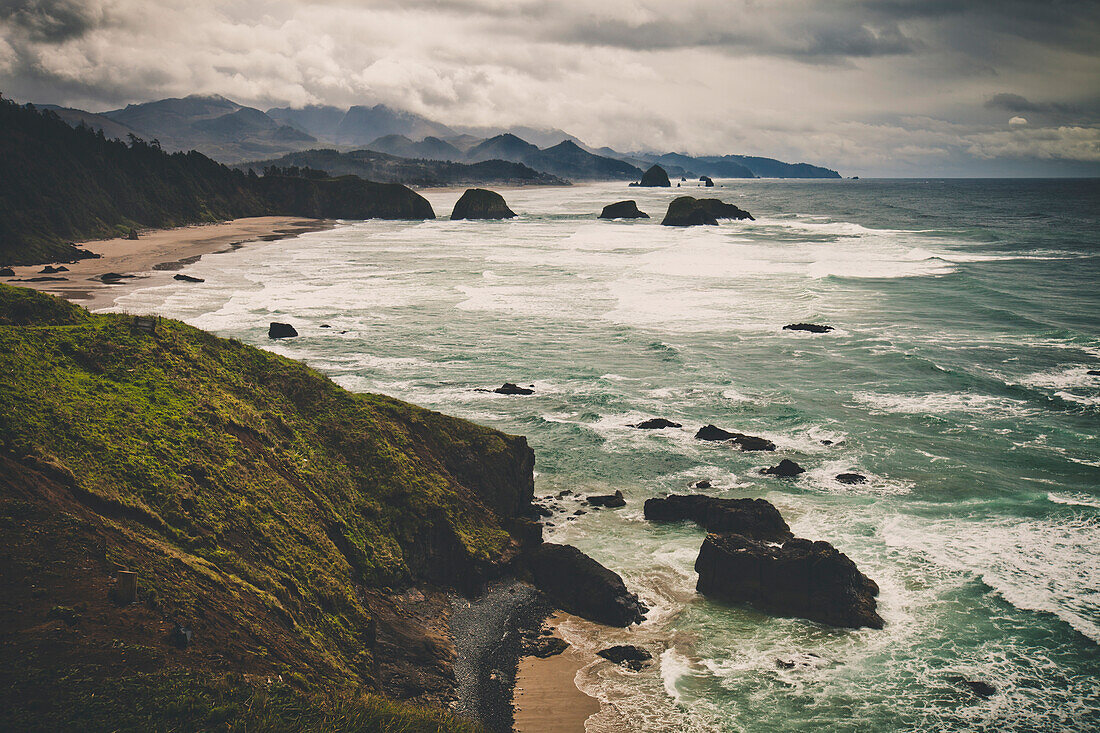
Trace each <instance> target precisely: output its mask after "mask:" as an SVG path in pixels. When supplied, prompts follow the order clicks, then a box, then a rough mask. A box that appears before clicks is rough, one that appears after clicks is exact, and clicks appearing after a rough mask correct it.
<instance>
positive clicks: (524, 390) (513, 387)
mask: <svg viewBox="0 0 1100 733" xmlns="http://www.w3.org/2000/svg"><path fill="white" fill-rule="evenodd" d="M493 391H494V392H496V393H497V394H534V393H535V390H533V389H530V388H529V387H520V386H519V385H518V384H512V383H511V382H505V383H504V384H502V385H501V386H499V387H497V388H496V389H494V390H493Z"/></svg>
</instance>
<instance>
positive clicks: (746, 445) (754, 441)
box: [695, 425, 775, 451]
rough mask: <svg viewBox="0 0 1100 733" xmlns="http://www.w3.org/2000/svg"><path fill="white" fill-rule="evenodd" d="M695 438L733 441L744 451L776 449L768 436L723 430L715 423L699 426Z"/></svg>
mask: <svg viewBox="0 0 1100 733" xmlns="http://www.w3.org/2000/svg"><path fill="white" fill-rule="evenodd" d="M695 439H696V440H710V441H726V440H728V441H732V442H733V443H734V444H736V445H737V447H738V448H740V449H741V450H744V451H756V450H766V451H773V450H775V443H773V442H771V441H770V440H768V439H767V438H758V437H756V436H753V435H745V434H744V433H731V432H729V431H728V430H723V429H722V428H718V427H715V426H714V425H704V426H703V427H701V428H699V432H697V433H695Z"/></svg>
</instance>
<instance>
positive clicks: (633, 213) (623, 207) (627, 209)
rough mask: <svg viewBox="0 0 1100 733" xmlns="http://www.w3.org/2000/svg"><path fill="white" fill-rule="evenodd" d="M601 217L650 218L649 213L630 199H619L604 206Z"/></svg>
mask: <svg viewBox="0 0 1100 733" xmlns="http://www.w3.org/2000/svg"><path fill="white" fill-rule="evenodd" d="M600 218H601V219H648V218H649V214H647V213H645V212H644V211H641V210H640V209H639V208H638V204H637V202H635V201H634V200H630V201H618V202H616V203H614V204H608V205H607V206H605V207H603V211H601V212H600Z"/></svg>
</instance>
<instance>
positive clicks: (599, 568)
mask: <svg viewBox="0 0 1100 733" xmlns="http://www.w3.org/2000/svg"><path fill="white" fill-rule="evenodd" d="M527 563H528V567H529V568H530V569H531V576H532V578H533V579H534V581H535V586H536V587H537V588H538V589H539V590H541V591H542V592H543V593H545V594H546V595H547V596H548V597H549V598H550V600H551V602H553V603H554V604H555V605H556V606H558V607H559V608H561V609H562V610H563V611H568V612H569V613H575V614H577V615H578V616H581V617H583V618H586V619H588V620H589V621H595V622H597V623H601V624H607V625H609V626H629V625H630V624H636V623H641V622H642V620H643V619H644V618H645V613H646V611H647V610H648V609H647V608H646V607H645V605H644V604H643V603H642V602H641V601H640V600H638V596H636V595H635V594H633V593H631V592H630V591H628V590H627V589H626V584H624V583H623V579H622V578H621V577H619V575H618V573H615V572H614V571H611V570H608V569H607V568H605V567H604V566H603V565H600V564H599V563H598V562H596V561H595V560H593V559H592V558H590V557H589V556H588V555H585V554H584V553H583V552H581V551H580V550H578V549H577V548H576V547H573V546H572V545H556V544H553V543H550V542H544V543H543V544H542V545H540V546H539V547H538V548H536V549H535V550H534V551H533V552H531V553H530V555H529V556H528V559H527Z"/></svg>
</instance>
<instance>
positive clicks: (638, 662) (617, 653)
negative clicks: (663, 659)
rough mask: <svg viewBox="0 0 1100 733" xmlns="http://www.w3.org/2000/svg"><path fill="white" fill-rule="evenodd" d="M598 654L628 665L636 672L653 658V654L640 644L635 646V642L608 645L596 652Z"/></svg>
mask: <svg viewBox="0 0 1100 733" xmlns="http://www.w3.org/2000/svg"><path fill="white" fill-rule="evenodd" d="M596 655H597V656H600V657H603V658H604V659H606V660H608V661H609V662H614V663H615V664H620V665H622V666H624V667H628V668H630V669H632V670H634V671H635V672H638V671H641V669H642V668H643V667H645V663H646V662H648V661H650V660H651V659H653V655H652V654H650V653H649V652H648V651H646V650H645V649H642V648H641V647H640V646H634V645H633V644H620V645H617V646H612V647H608V648H607V649H601V650H600V651H598V652H596Z"/></svg>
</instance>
